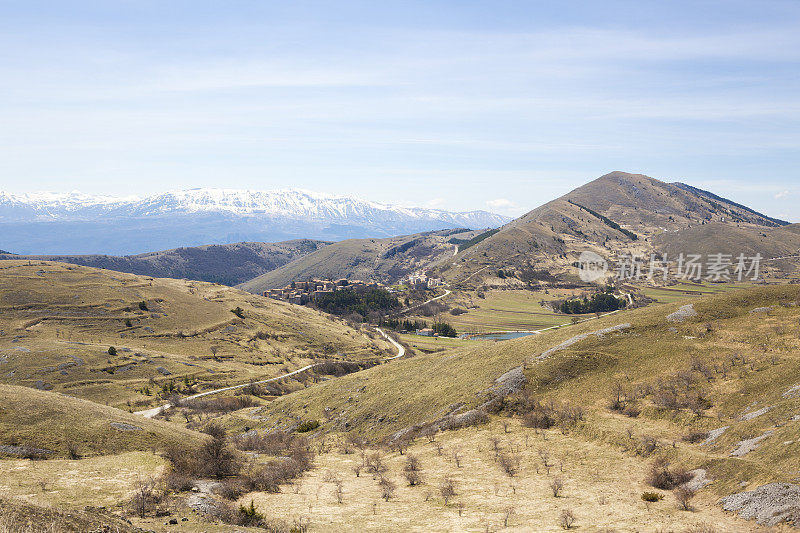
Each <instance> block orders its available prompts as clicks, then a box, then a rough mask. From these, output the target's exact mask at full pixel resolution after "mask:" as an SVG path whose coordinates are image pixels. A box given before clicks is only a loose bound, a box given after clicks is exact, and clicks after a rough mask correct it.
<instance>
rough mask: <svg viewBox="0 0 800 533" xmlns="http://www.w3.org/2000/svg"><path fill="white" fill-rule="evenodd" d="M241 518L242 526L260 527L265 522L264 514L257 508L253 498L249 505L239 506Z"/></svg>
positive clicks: (240, 523)
mask: <svg viewBox="0 0 800 533" xmlns="http://www.w3.org/2000/svg"><path fill="white" fill-rule="evenodd" d="M239 519H240V521H239V525H241V526H252V527H259V526H261V525H262V524H263V523H264V515H262V514H261V513H259V512H258V510H256V506H255V504H254V503H253V500H250V505H249V506H248V507H245V506H244V505H240V506H239Z"/></svg>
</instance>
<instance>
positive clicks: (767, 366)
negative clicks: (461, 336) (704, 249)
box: [258, 285, 800, 438]
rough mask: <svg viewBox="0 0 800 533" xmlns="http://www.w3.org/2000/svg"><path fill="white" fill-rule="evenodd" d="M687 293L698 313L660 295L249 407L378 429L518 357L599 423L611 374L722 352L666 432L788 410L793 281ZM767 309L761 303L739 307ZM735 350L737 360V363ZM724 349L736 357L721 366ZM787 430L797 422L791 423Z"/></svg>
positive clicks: (533, 379) (539, 384)
mask: <svg viewBox="0 0 800 533" xmlns="http://www.w3.org/2000/svg"><path fill="white" fill-rule="evenodd" d="M692 302H693V305H694V308H695V309H696V310H697V312H698V313H699V315H698V316H697V317H694V318H692V319H690V320H687V321H686V322H683V323H677V322H671V321H669V320H667V319H666V316H667V315H668V314H669V313H671V312H672V311H674V310H675V309H676V308H677V307H678V304H669V305H663V306H658V307H652V308H644V309H637V310H634V311H629V312H623V313H618V314H615V315H611V316H607V317H604V318H601V319H599V320H592V321H588V322H585V323H582V324H579V325H576V326H569V327H564V328H561V329H557V330H552V331H548V332H545V333H543V334H540V335H536V336H533V337H526V338H522V339H518V340H513V341H505V342H500V343H488V344H480V345H477V346H475V345H473V346H470V347H465V348H461V349H454V350H450V351H445V352H441V353H436V354H431V355H422V356H417V357H414V358H412V359H408V360H400V361H397V362H395V363H393V364H391V365H384V366H381V367H376V368H372V369H370V370H367V371H364V372H361V373H358V374H354V375H350V376H346V377H344V378H341V379H338V380H335V381H331V382H327V383H322V384H318V385H316V386H314V387H312V388H310V389H307V390H304V391H300V392H298V393H295V394H292V395H290V396H287V397H285V398H280V399H278V400H276V401H275V402H273V403H272V404H270V405H269V406H266V407H263V408H259V409H258V416H259V417H261V419H262V420H263V424H264V425H265V426H267V427H269V426H272V425H281V424H288V423H290V422H291V421H292V420H296V419H297V418H303V419H305V418H319V419H323V416H322V415H323V411H324V410H325V409H326V408H327V410H328V411H327V412H328V418H330V421H329V422H327V423H326V424H325V425H324V426H323V427H324V428H325V429H327V430H332V431H340V430H342V429H343V428H345V427H347V428H348V429H353V430H355V431H359V432H362V433H364V434H369V435H372V436H374V437H383V436H386V435H389V434H391V433H393V432H394V431H397V430H399V429H402V428H404V427H407V426H411V425H413V424H418V423H421V422H425V421H427V420H432V419H435V418H437V417H440V416H443V415H444V414H446V413H447V412H449V411H450V410H453V408H454V406H455V405H458V404H461V403H463V404H464V405H465V406H466V407H474V406H476V405H478V404H480V403H481V402H482V401H483V400H484V399H485V398H486V397H488V396H489V394H488V391H489V389H490V388H491V387H492V385H493V384H494V380H495V379H496V378H498V377H500V376H501V375H503V374H504V373H505V372H506V371H508V370H510V369H512V368H514V367H517V366H519V365H525V366H527V368H528V369H527V370H526V376H527V378H528V382H529V387H533V389H531V390H532V392H533V393H534V394H536V395H540V394H541V395H544V396H545V397H547V398H552V399H557V400H564V401H566V400H569V401H577V400H576V398H580V404H581V405H582V406H583V407H584V408H587V409H592V410H596V411H597V413H598V416H599V417H601V418H600V419H599V420H601V421H605V420H606V419H607V418H608V417H609V416H610V415H609V414H608V413H607V412H606V411H605V404H606V403H607V401H608V398H609V396H610V394H611V390H612V387H613V385H614V384H615V382H616V381H617V380H622V381H623V382H624V384H625V385H626V386H633V385H637V384H640V382H642V381H645V380H647V381H649V382H651V383H652V382H654V381H657V380H658V379H659V378H662V379H668V378H669V377H670V376H672V374H673V373H675V372H678V371H684V370H688V369H690V368H691V366H692V364H693V362H696V361H695V359H697V360H701V361H703V362H704V363H705V364H706V365H708V366H710V367H712V368H717V369H721V368H722V366H721V365H722V363H723V362H725V361H728V362H727V363H726V365H727V366H726V367H725V368H726V372H725V374H724V377H720V378H716V377H715V379H714V380H711V381H710V382H709V383H710V384H709V385H708V389H709V390H708V391H707V393H708V394H709V395H710V396H711V397H712V401H713V408H709V410H708V412H707V413H706V414H704V415H703V416H702V417H700V418H696V417H693V416H681V417H677V418H676V419H675V420H671V421H670V424H674V425H675V427H673V428H672V429H671V431H673V432H675V436H676V438H679V436H680V434H681V433H682V432H684V431H688V430H689V429H690V428H691V427H695V426H706V425H707V426H711V425H714V424H720V421H721V420H729V419H732V418H736V417H738V416H740V415H741V414H742V411H743V410H744V409H746V408H747V407H748V406H750V405H768V404H769V405H772V404H775V405H776V407H775V408H776V409H777V405H778V403H785V405H786V406H787V408H788V407H789V406H795V407H800V404H798V403H797V402H796V401H795V400H794V399H787V400H784V399H782V397H781V395H782V393H783V392H785V391H787V390H788V389H790V388H791V387H792V386H793V385H795V380H796V376H797V372H798V370H800V357H798V355H797V354H798V352H797V348H798V347H800V342H799V341H798V339H797V325H796V323H797V318H798V316H800V307H798V306H797V305H795V303H796V302H800V287H798V286H795V285H790V286H778V287H764V288H752V289H745V290H741V291H732V292H727V293H722V294H718V295H713V296H707V297H702V298H697V299H693V300H692ZM784 305H785V306H786V307H784ZM768 306H771V307H770V309H769V311H764V312H760V311H757V312H753V313H751V311H752V310H753V309H759V308H765V307H768ZM622 323H630V324H631V325H632V326H631V327H630V328H629V329H625V330H624V331H623V332H618V333H613V334H607V335H605V336H603V337H594V336H590V337H589V338H587V339H584V340H582V341H580V342H579V343H576V344H574V345H572V346H569V347H568V348H565V349H563V350H560V351H557V352H555V353H553V354H552V355H550V356H549V357H548V358H547V359H545V360H544V361H539V359H538V358H539V356H540V355H541V354H542V353H545V352H546V351H547V350H548V348H551V347H553V346H556V345H558V344H560V343H562V342H563V341H565V340H567V339H570V338H572V337H574V336H575V335H578V334H581V333H590V332H593V331H597V330H600V329H602V328H606V327H610V326H615V325H618V324H622ZM737 354H740V355H742V356H744V360H745V361H746V362H745V363H739V362H738V361H739V359H738V357H739V355H737ZM734 355H735V356H736V357H734V358H733V359H736V361H734V362H733V363H731V362H730V361H729V360H733V359H732V356H734ZM731 365H733V366H732V367H731ZM721 371H722V370H720V372H721ZM786 402H788V403H786ZM642 404H643V405H642V407H643V408H645V415H646V417H647V415H648V414H649V415H652V417H653V419H655V420H659V421H661V420H662V419H664V416H663V413H660V412H658V410H656V409H652V410H651V411H647V409H646V406H647V405H649V403H648V401H642ZM795 404H797V405H795ZM331 412H332V413H334V416H331ZM293 417H294V418H293ZM379 418H380V420H379ZM720 425H721V424H720ZM795 430H800V425H798V427H797V428H794V429H793V430H792V431H795ZM732 435H734V433H732Z"/></svg>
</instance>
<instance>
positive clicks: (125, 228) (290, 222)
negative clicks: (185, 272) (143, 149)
mask: <svg viewBox="0 0 800 533" xmlns="http://www.w3.org/2000/svg"><path fill="white" fill-rule="evenodd" d="M508 221H509V218H508V217H504V216H502V215H497V214H494V213H489V212H486V211H469V212H462V213H453V212H449V211H444V210H441V209H426V208H418V207H400V206H395V205H388V204H381V203H377V202H371V201H367V200H362V199H358V198H352V197H345V196H334V195H330V194H325V193H318V192H312V191H305V190H300V189H282V190H277V191H250V190H238V189H191V190H184V191H171V192H166V193H163V194H158V195H153V196H147V197H135V196H131V197H112V196H99V195H88V194H83V193H79V192H71V193H47V192H40V193H26V194H10V193H6V192H2V191H0V247H2V248H4V249H10V250H12V251H15V252H18V253H25V254H31V253H36V254H53V253H72V254H74V253H109V254H119V253H125V254H128V253H139V252H143V251H151V250H154V249H160V248H164V247H177V246H194V245H198V244H217V243H227V242H236V241H244V240H259V241H275V240H286V239H293V238H314V239H322V240H340V239H344V238H354V237H357V238H361V237H386V236H392V235H401V234H409V233H417V232H420V231H429V230H435V229H447V228H457V227H464V228H473V229H477V228H487V227H498V226H501V225H503V224H505V223H506V222H508ZM109 232H112V233H109ZM142 232H147V233H146V235H143V234H142Z"/></svg>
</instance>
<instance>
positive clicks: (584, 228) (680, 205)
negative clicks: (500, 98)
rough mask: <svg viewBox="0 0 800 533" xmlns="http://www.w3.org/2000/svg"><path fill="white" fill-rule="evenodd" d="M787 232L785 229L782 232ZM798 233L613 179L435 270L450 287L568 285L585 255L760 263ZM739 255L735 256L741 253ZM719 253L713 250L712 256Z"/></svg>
mask: <svg viewBox="0 0 800 533" xmlns="http://www.w3.org/2000/svg"><path fill="white" fill-rule="evenodd" d="M784 228H787V229H784ZM797 231H798V230H796V229H795V228H793V227H792V226H787V223H786V222H784V221H781V220H777V219H774V218H770V217H768V216H766V215H763V214H761V213H758V212H756V211H754V210H752V209H750V208H748V207H746V206H742V205H740V204H737V203H735V202H732V201H730V200H726V199H724V198H722V197H720V196H717V195H714V194H713V193H709V192H707V191H703V190H701V189H697V188H694V187H691V186H688V185H684V184H680V183H665V182H662V181H659V180H657V179H654V178H650V177H648V176H644V175H641V174H629V173H625V172H612V173H610V174H606V175H605V176H602V177H600V178H598V179H596V180H594V181H592V182H590V183H587V184H586V185H584V186H582V187H579V188H577V189H575V190H574V191H572V192H570V193H568V194H566V195H564V196H562V197H561V198H557V199H556V200H553V201H551V202H548V203H546V204H544V205H542V206H540V207H538V208H536V209H534V210H533V211H531V212H529V213H527V214H525V215H523V216H522V217H520V218H518V219H516V220H514V221H512V222H510V223H508V224H506V225H505V226H504V227H503V228H501V229H500V231H498V232H497V233H495V234H493V235H491V236H489V237H488V238H486V239H485V240H483V241H482V242H480V243H478V244H476V245H475V246H473V247H471V248H470V249H468V250H466V251H464V252H462V253H459V254H458V256H457V257H456V258H455V259H454V260H453V261H452V262H450V263H449V264H448V265H445V266H443V267H442V269H441V273H442V275H443V277H445V278H446V279H448V280H450V281H451V282H456V283H457V282H460V281H464V280H469V282H470V283H473V284H474V283H475V282H479V281H480V280H481V279H482V277H483V276H480V275H477V274H479V273H481V272H486V273H487V274H488V273H491V272H493V271H494V270H495V269H498V268H511V269H515V270H517V271H520V270H522V271H524V270H526V269H528V270H541V269H545V270H549V271H551V272H553V273H556V274H559V275H560V276H561V277H562V278H567V279H574V278H575V275H576V273H577V271H576V270H575V269H574V268H573V267H571V264H572V263H573V262H574V261H575V260H576V259H577V256H578V255H579V254H580V252H582V251H584V250H592V251H595V252H597V253H599V254H601V255H603V256H605V257H608V258H612V259H613V258H614V257H618V256H619V255H620V254H623V253H636V254H641V255H645V256H648V255H649V254H650V253H653V252H661V251H666V252H668V253H674V252H675V251H676V250H678V249H681V250H684V251H686V252H687V253H689V251H690V250H691V249H692V245H694V244H695V243H696V242H697V241H698V239H699V240H701V241H704V242H706V244H703V245H702V246H700V247H699V248H697V250H698V251H699V252H701V253H708V252H709V251H712V248H713V247H712V246H711V245H712V244H714V243H717V244H718V243H726V244H728V248H726V249H725V250H719V251H720V252H728V253H733V252H734V250H735V253H736V254H738V253H747V252H750V251H752V252H755V251H760V252H761V254H762V256H764V257H765V258H771V257H777V256H782V255H787V254H789V253H791V252H793V251H796V250H797V248H798V246H796V244H795V243H796V242H797V239H796V235H797ZM740 249H741V250H740ZM713 251H717V250H713Z"/></svg>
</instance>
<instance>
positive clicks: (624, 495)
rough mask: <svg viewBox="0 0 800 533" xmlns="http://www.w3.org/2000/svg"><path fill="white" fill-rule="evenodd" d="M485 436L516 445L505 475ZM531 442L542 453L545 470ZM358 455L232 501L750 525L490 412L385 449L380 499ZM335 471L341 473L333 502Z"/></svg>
mask: <svg viewBox="0 0 800 533" xmlns="http://www.w3.org/2000/svg"><path fill="white" fill-rule="evenodd" d="M492 438H497V439H498V440H499V447H500V450H501V453H507V452H510V451H512V450H516V451H517V452H518V453H519V456H520V457H521V462H520V467H519V472H518V473H517V474H516V475H515V476H514V477H509V476H507V475H506V474H505V473H504V472H503V470H502V469H501V467H500V465H499V464H498V462H497V461H496V460H495V452H494V451H493V443H492V440H491V439H492ZM438 446H441V447H442V454H441V455H439V453H438V451H437V447H438ZM539 450H546V451H547V452H548V454H549V461H548V463H549V464H551V465H552V466H550V472H549V474H548V472H547V468H545V467H544V466H543V463H542V459H541V457H540V454H539ZM454 452H457V453H459V454H460V464H461V467H460V468H459V467H457V466H456V463H455V461H454V459H453V453H454ZM408 454H412V455H414V456H416V457H418V458H419V460H420V464H421V468H422V471H421V476H422V479H423V483H422V484H421V485H417V486H413V487H412V486H408V484H407V483H406V482H405V479H404V477H403V475H402V473H403V468H404V465H405V462H406V457H407V456H408ZM360 463H361V458H360V456H359V453H358V452H357V451H356V452H355V453H351V454H347V455H344V454H342V453H341V452H339V451H331V452H329V453H326V454H323V455H321V456H319V457H318V458H317V466H316V468H315V469H314V470H313V471H312V472H310V473H309V474H308V475H306V476H305V477H304V478H302V480H300V482H299V483H298V484H297V485H296V486H294V487H291V486H288V487H284V488H283V491H282V492H281V493H280V494H267V493H254V494H248V495H246V496H243V497H242V498H241V499H240V500H239V502H240V503H242V504H249V502H250V500H253V501H254V503H255V505H256V507H258V508H259V509H260V510H261V511H263V512H264V513H266V514H267V515H268V516H281V517H285V518H295V519H296V518H300V517H303V518H306V519H310V522H311V525H312V527H311V530H312V531H387V530H393V531H487V530H488V531H501V530H502V531H562V528H561V526H560V524H559V519H560V515H561V512H562V510H563V509H569V510H571V511H572V512H573V513H574V516H575V523H574V526H573V527H574V528H575V530H577V531H600V530H603V528H608V529H609V530H613V531H683V530H685V529H686V528H688V527H690V526H693V525H696V524H698V523H703V522H705V523H710V524H714V526H715V528H716V529H715V531H744V530H760V528H757V527H751V525H750V524H748V523H746V522H744V521H741V520H739V519H736V518H735V517H733V516H732V515H728V514H726V513H724V512H723V511H722V510H721V509H720V508H718V507H717V506H716V505H715V501H714V500H715V498H714V497H713V496H703V495H700V496H698V497H697V498H696V500H695V501H694V502H693V503H694V506H695V508H696V509H695V511H694V512H686V511H681V510H679V509H678V507H677V505H676V502H675V498H674V497H673V496H672V494H670V493H669V492H668V491H657V492H661V493H663V494H664V496H665V498H664V499H663V500H662V501H661V502H658V503H652V504H647V503H645V502H644V501H642V499H641V494H642V492H644V491H647V490H654V489H652V488H651V487H648V486H647V485H645V483H644V482H643V481H644V478H645V474H646V469H647V464H646V463H644V462H643V461H641V460H640V459H639V458H636V457H631V456H629V455H626V454H624V453H622V452H621V451H620V450H617V449H614V448H611V447H608V446H604V445H602V444H600V443H597V442H594V441H592V440H585V439H581V438H576V437H575V436H573V435H562V434H561V433H560V432H558V431H557V430H549V431H547V432H544V433H542V432H539V433H536V432H534V430H532V429H527V428H523V427H521V426H520V425H519V424H518V423H517V422H511V424H510V425H509V432H508V433H506V432H504V429H503V427H502V426H501V423H500V420H497V419H495V420H494V421H493V422H491V423H490V424H489V425H486V426H482V427H480V428H478V429H475V428H470V429H463V430H458V431H453V432H447V433H442V434H440V435H439V436H438V437H437V443H429V442H427V441H425V440H424V439H420V440H417V441H416V443H415V444H413V445H412V446H411V447H410V448H409V449H408V450H407V452H406V455H403V456H401V455H399V454H398V453H397V452H392V453H388V454H387V455H386V464H387V466H388V471H387V472H386V473H385V474H384V475H385V476H386V477H387V478H388V479H390V480H391V481H392V482H394V483H395V484H396V486H397V489H396V494H395V496H394V497H392V498H390V499H389V501H384V500H383V499H382V494H381V490H380V488H379V485H378V481H377V480H375V479H373V476H372V475H371V474H369V473H368V472H366V471H362V472H361V474H360V476H359V477H356V475H355V473H354V467H355V466H356V465H358V464H360ZM562 464H563V470H562ZM447 477H452V479H454V480H455V481H456V493H457V494H456V496H454V497H453V498H452V499H450V501H449V502H448V503H447V504H445V503H444V500H443V498H442V496H441V494H440V491H439V487H440V485H441V483H442V480H444V479H445V478H447ZM556 478H561V479H562V480H563V484H564V488H563V492H562V494H561V496H560V497H558V498H556V497H553V494H552V491H551V487H550V485H551V483H552V481H553V480H554V479H556ZM336 479H338V480H340V481H341V482H342V487H343V498H342V503H341V504H340V503H338V500H337V497H336V495H335V487H336V484H335V481H334V480H336ZM509 509H513V513H511V514H510V516H509V519H508V526H507V527H506V526H505V525H504V523H505V515H506V512H507V511H508V510H509ZM459 511H460V512H459Z"/></svg>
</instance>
